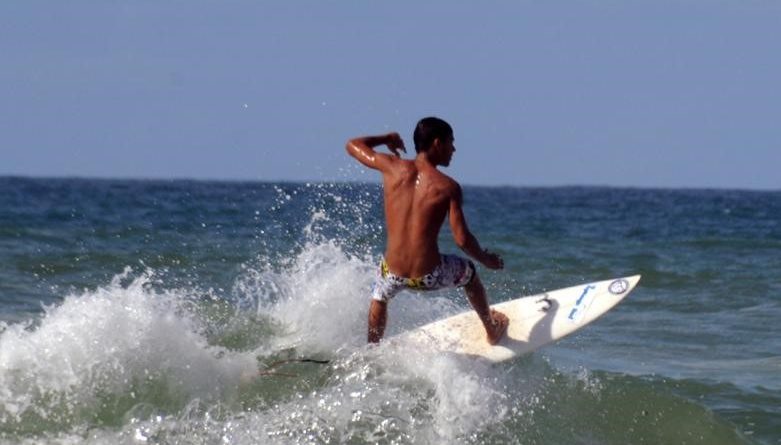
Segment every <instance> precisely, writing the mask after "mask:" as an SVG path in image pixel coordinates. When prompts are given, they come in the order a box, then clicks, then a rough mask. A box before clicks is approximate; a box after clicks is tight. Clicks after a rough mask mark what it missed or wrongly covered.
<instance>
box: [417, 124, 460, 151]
mask: <svg viewBox="0 0 781 445" xmlns="http://www.w3.org/2000/svg"><path fill="white" fill-rule="evenodd" d="M412 138H413V139H414V140H415V151H416V152H418V153H423V152H427V151H428V150H429V149H430V148H431V146H432V145H433V144H434V141H436V140H437V139H439V140H440V141H442V142H444V141H445V140H447V139H452V138H453V127H451V126H450V124H448V123H447V122H445V121H444V120H442V119H440V118H438V117H424V118H423V119H421V120H420V122H418V125H417V126H415V133H414V134H413V135H412Z"/></svg>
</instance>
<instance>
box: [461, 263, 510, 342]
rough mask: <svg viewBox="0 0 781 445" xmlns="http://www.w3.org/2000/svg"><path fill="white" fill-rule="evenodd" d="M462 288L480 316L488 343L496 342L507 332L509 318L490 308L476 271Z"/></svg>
mask: <svg viewBox="0 0 781 445" xmlns="http://www.w3.org/2000/svg"><path fill="white" fill-rule="evenodd" d="M464 290H465V291H466V296H467V299H468V300H469V304H471V305H472V307H473V308H474V309H475V311H476V312H477V315H478V316H479V317H480V321H482V322H483V326H484V327H485V334H486V337H487V339H488V343H490V344H492V345H495V344H497V343H498V342H499V340H501V339H502V337H503V336H504V333H505V332H507V325H508V323H509V322H510V320H509V319H508V318H507V316H506V315H504V314H503V313H501V312H499V311H495V310H493V309H491V307H490V306H489V305H488V298H486V295H485V287H483V283H482V281H480V277H479V276H477V273H475V276H474V277H473V278H472V281H470V282H469V284H467V285H466V286H464Z"/></svg>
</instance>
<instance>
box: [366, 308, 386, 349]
mask: <svg viewBox="0 0 781 445" xmlns="http://www.w3.org/2000/svg"><path fill="white" fill-rule="evenodd" d="M387 322H388V303H387V302H386V301H379V300H372V304H371V306H369V335H368V337H369V338H368V340H369V343H379V342H380V339H381V338H382V336H383V335H384V334H385V325H386V324H387Z"/></svg>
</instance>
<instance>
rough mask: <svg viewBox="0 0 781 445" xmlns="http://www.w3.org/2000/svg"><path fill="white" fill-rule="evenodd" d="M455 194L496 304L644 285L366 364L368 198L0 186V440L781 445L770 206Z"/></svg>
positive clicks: (453, 297)
mask: <svg viewBox="0 0 781 445" xmlns="http://www.w3.org/2000/svg"><path fill="white" fill-rule="evenodd" d="M464 199H465V202H464V208H465V212H466V215H467V218H468V221H469V224H470V228H471V229H472V231H473V232H474V233H475V234H476V235H477V237H478V238H479V239H480V241H481V242H482V244H483V245H484V247H487V248H489V249H490V250H494V251H496V252H499V253H500V254H501V255H503V257H504V260H505V266H506V267H505V269H504V270H502V271H489V270H486V269H485V268H479V269H478V270H479V273H480V274H481V277H482V278H483V281H484V282H485V283H486V287H487V289H488V292H489V295H490V298H491V300H492V301H494V302H499V301H504V300H508V299H512V298H515V297H517V296H521V295H530V294H536V293H540V292H544V291H547V290H553V289H557V288H561V287H566V286H572V285H576V284H581V283H586V282H590V281H596V280H603V279H609V278H613V277H618V276H625V275H630V274H642V276H643V278H642V280H641V281H640V283H639V285H638V287H637V288H636V290H635V291H634V292H633V293H632V294H631V295H630V296H629V297H628V298H627V299H625V300H624V301H623V302H622V303H621V304H620V305H619V306H617V307H616V308H615V309H614V310H612V311H611V312H609V313H608V314H606V315H605V316H604V317H603V318H601V319H599V320H597V321H596V322H595V323H593V324H592V325H590V326H588V327H586V328H585V329H582V330H580V331H578V332H577V333H575V334H573V335H572V336H570V337H567V338H566V339H564V340H562V341H560V342H558V343H555V344H553V345H549V346H547V347H544V348H542V349H540V350H538V351H537V352H534V353H532V354H529V355H526V356H523V357H520V358H518V359H515V360H512V361H509V362H505V363H500V364H495V365H489V364H485V363H482V362H479V361H476V360H474V359H471V358H467V357H459V356H453V355H443V354H438V353H436V352H434V351H428V350H420V349H419V348H413V347H411V346H410V345H405V344H403V342H393V341H391V342H385V343H384V344H382V345H380V346H379V347H367V346H366V345H365V338H366V316H367V309H368V304H369V297H368V293H369V289H370V286H371V282H372V279H373V276H374V274H375V270H376V267H377V263H378V262H379V259H380V255H381V253H382V250H383V247H384V239H385V234H384V231H383V225H384V224H383V208H382V202H381V201H382V196H381V189H380V186H379V185H377V184H358V183H263V182H200V181H183V180H176V181H151V180H149V181H142V180H137V181H136V180H90V179H30V178H11V177H7V178H0V443H11V444H14V443H23V444H82V443H87V444H112V445H117V444H291V443H304V444H310V443H311V444H321V443H349V444H364V443H382V444H413V443H414V444H420V443H437V444H453V443H466V444H498V443H510V444H709V445H712V444H754V443H759V444H779V443H781V322H780V321H779V320H781V192H769V191H768V192H760V191H733V190H664V189H624V188H598V187H586V188H582V187H564V188H522V187H519V188H513V187H498V188H497V187H490V188H489V187H470V186H466V187H465V188H464ZM441 246H442V250H443V251H445V252H453V253H456V252H457V249H456V247H455V246H454V244H453V242H452V240H451V239H450V235H449V233H448V231H447V228H445V229H444V230H443V233H442V237H441ZM468 309H469V305H468V303H467V302H466V300H465V298H464V297H463V295H462V294H461V293H460V292H459V291H458V290H448V291H441V292H439V293H430V294H415V293H403V294H401V295H399V296H398V297H397V298H396V299H395V300H393V302H392V303H391V306H390V315H389V327H388V333H387V336H388V337H392V336H394V335H397V334H399V333H402V332H404V331H407V330H410V329H413V328H415V327H417V326H420V325H422V324H425V323H427V322H429V321H432V320H435V319H438V318H441V317H444V316H447V315H451V314H455V313H458V312H461V311H464V310H468Z"/></svg>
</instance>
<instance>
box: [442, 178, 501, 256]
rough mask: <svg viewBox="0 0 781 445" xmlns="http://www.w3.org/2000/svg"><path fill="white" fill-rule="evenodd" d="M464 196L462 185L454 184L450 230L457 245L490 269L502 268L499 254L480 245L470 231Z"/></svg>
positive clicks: (451, 199) (449, 217)
mask: <svg viewBox="0 0 781 445" xmlns="http://www.w3.org/2000/svg"><path fill="white" fill-rule="evenodd" d="M462 203H463V197H462V194H461V186H459V185H458V184H457V183H456V184H454V189H453V193H452V196H451V198H450V210H449V216H448V219H449V220H450V231H451V232H452V233H453V240H454V241H455V242H456V245H457V246H458V247H459V248H460V249H461V250H463V251H464V252H465V253H466V254H467V255H469V256H470V257H472V258H474V259H476V260H477V261H479V262H481V263H482V264H483V265H484V266H485V267H487V268H489V269H502V268H503V267H504V261H503V260H502V257H500V256H499V255H497V254H495V253H492V252H489V251H487V250H485V249H483V248H482V247H480V242H478V241H477V238H476V237H475V236H474V235H473V234H472V232H470V231H469V227H468V226H467V225H466V218H465V217H464V210H463V208H462Z"/></svg>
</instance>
